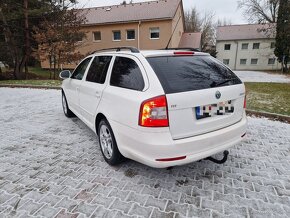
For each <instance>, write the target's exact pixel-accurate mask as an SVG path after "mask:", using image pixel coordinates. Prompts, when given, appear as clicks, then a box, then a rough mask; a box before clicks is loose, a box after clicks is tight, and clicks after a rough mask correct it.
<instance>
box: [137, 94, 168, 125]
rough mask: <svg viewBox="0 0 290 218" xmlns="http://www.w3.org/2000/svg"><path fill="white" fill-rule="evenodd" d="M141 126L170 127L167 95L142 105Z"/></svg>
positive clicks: (149, 100)
mask: <svg viewBox="0 0 290 218" xmlns="http://www.w3.org/2000/svg"><path fill="white" fill-rule="evenodd" d="M139 125H140V126H144V127H168V126H169V121H168V108H167V100H166V97H165V95H162V96H158V97H155V98H151V99H148V100H146V101H144V102H143V103H142V104H141V107H140V114H139Z"/></svg>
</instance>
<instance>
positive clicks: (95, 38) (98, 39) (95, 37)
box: [93, 31, 102, 41]
mask: <svg viewBox="0 0 290 218" xmlns="http://www.w3.org/2000/svg"><path fill="white" fill-rule="evenodd" d="M93 35H94V41H101V40H102V37H101V32H100V31H97V32H93Z"/></svg>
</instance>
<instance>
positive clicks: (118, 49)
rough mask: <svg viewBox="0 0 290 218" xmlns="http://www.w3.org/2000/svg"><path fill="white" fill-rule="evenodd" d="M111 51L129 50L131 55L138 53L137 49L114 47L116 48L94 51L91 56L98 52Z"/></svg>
mask: <svg viewBox="0 0 290 218" xmlns="http://www.w3.org/2000/svg"><path fill="white" fill-rule="evenodd" d="M111 50H113V51H116V52H118V51H121V50H129V51H131V52H132V53H140V51H139V49H138V48H135V47H130V46H127V47H116V48H105V49H100V50H96V51H94V52H92V53H91V54H94V53H98V52H103V51H111Z"/></svg>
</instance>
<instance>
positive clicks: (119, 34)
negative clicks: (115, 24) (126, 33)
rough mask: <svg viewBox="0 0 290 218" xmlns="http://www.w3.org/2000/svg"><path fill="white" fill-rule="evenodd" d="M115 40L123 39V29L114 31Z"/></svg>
mask: <svg viewBox="0 0 290 218" xmlns="http://www.w3.org/2000/svg"><path fill="white" fill-rule="evenodd" d="M113 41H121V31H120V30H116V31H113Z"/></svg>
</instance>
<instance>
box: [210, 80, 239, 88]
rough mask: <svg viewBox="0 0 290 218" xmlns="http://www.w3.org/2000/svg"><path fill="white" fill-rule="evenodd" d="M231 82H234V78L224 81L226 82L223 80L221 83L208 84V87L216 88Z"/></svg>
mask: <svg viewBox="0 0 290 218" xmlns="http://www.w3.org/2000/svg"><path fill="white" fill-rule="evenodd" d="M233 80H235V78H231V79H226V80H223V81H221V82H216V81H213V82H212V83H211V84H210V87H212V88H213V87H218V86H220V85H223V84H225V83H228V82H231V81H233Z"/></svg>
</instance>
